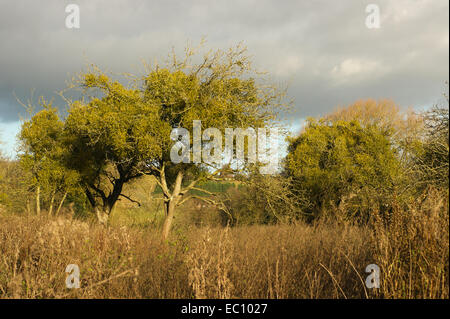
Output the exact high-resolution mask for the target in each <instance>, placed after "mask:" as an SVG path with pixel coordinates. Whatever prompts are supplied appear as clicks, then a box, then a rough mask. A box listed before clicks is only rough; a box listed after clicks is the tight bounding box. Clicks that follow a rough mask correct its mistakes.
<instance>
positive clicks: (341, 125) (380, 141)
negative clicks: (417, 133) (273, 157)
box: [286, 119, 400, 218]
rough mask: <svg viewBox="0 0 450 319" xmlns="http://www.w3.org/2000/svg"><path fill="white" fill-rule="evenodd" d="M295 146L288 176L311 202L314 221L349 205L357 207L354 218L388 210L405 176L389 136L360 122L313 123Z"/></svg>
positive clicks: (292, 143) (288, 161)
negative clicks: (389, 199)
mask: <svg viewBox="0 0 450 319" xmlns="http://www.w3.org/2000/svg"><path fill="white" fill-rule="evenodd" d="M289 142H290V144H289V147H288V156H287V158H286V171H287V175H288V176H291V177H293V179H294V180H295V183H296V189H297V190H298V191H303V192H306V194H307V197H309V198H310V200H311V203H312V204H313V206H312V208H311V209H310V210H309V213H310V217H314V216H316V215H317V214H318V213H319V212H320V211H322V210H326V209H329V208H330V207H333V206H338V205H339V204H341V203H342V202H344V201H346V202H347V203H348V204H353V205H351V206H352V207H348V212H349V213H350V214H351V215H353V216H355V215H358V216H361V217H363V218H366V217H367V213H368V212H369V210H370V209H372V208H374V206H376V208H378V209H384V208H385V207H383V204H384V203H385V198H386V194H389V193H392V192H393V191H394V188H395V182H396V178H397V177H398V176H399V172H400V164H399V160H398V154H397V153H396V151H395V149H394V148H393V146H392V144H391V142H390V138H389V131H384V130H380V129H379V128H378V127H377V126H374V125H367V126H366V127H362V126H361V125H360V124H359V122H357V121H351V122H346V121H337V122H334V123H333V122H328V121H326V120H324V119H321V120H314V119H309V120H308V123H307V125H306V128H305V130H304V132H303V133H302V134H300V136H298V137H297V138H293V139H290V141H289Z"/></svg>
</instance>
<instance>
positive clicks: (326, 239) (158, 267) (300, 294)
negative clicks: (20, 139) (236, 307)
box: [0, 195, 449, 298]
mask: <svg viewBox="0 0 450 319" xmlns="http://www.w3.org/2000/svg"><path fill="white" fill-rule="evenodd" d="M374 216H375V217H376V218H374V222H373V225H368V226H364V227H362V226H356V225H351V224H349V223H346V222H342V221H334V222H333V221H330V220H329V221H327V222H319V223H316V224H314V225H306V224H298V225H276V226H246V227H234V228H223V227H215V228H214V227H195V226H192V227H191V228H189V229H187V228H185V229H184V230H179V231H175V232H174V233H173V234H172V237H171V239H170V241H169V242H168V243H162V242H161V241H160V239H159V230H158V229H157V228H154V227H151V226H147V227H125V226H114V225H112V226H110V227H109V228H103V227H101V226H98V225H96V224H94V223H87V222H83V221H80V220H76V219H72V218H69V217H59V218H48V217H45V218H44V217H42V218H37V217H35V216H24V215H22V216H18V215H15V216H14V215H6V214H5V213H2V214H1V215H0V297H1V298H449V277H448V274H449V250H448V249H449V248H448V245H449V237H448V236H449V235H448V234H449V233H448V199H445V198H443V197H439V196H437V195H436V196H435V197H433V196H429V197H428V198H427V199H426V200H423V201H420V203H419V202H417V203H416V204H415V205H412V206H411V207H410V209H408V210H401V209H398V210H396V211H394V212H392V214H391V215H390V216H380V215H378V214H374ZM372 263H375V264H377V265H379V266H380V268H381V287H380V289H368V288H366V287H365V285H364V284H363V282H364V280H365V278H366V277H367V275H368V274H366V273H365V267H366V266H367V265H368V264H372ZM68 264H77V265H78V266H79V267H80V272H81V288H80V289H67V288H66V287H65V280H66V276H67V274H66V273H65V268H66V266H67V265H68Z"/></svg>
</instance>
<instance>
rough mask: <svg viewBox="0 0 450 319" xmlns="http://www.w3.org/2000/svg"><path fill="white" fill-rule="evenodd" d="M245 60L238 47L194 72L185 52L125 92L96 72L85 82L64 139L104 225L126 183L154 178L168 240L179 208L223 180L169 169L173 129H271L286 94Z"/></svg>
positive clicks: (198, 170) (193, 166)
mask: <svg viewBox="0 0 450 319" xmlns="http://www.w3.org/2000/svg"><path fill="white" fill-rule="evenodd" d="M245 52H246V50H245V48H243V47H242V46H240V45H238V46H237V47H235V48H231V49H230V50H228V51H222V50H217V51H215V52H212V51H210V52H208V53H207V54H205V55H204V56H203V59H202V60H201V62H200V63H198V64H195V63H193V62H192V61H193V59H194V57H195V52H194V51H193V50H190V49H187V50H186V56H185V57H184V59H182V60H181V61H180V60H178V59H177V57H176V55H175V54H172V55H171V59H170V62H168V63H167V65H166V66H165V67H163V68H162V67H160V66H158V65H156V66H154V67H153V68H150V69H149V71H148V72H146V74H145V75H144V76H143V77H137V78H135V80H134V81H132V82H131V83H129V84H128V85H127V86H125V85H123V84H121V83H119V82H118V81H114V80H112V79H111V78H110V77H108V76H107V75H105V74H104V73H102V72H101V71H99V70H98V69H96V68H95V69H94V70H91V71H90V72H87V73H85V74H83V75H82V76H81V77H80V81H79V82H78V86H79V87H81V88H82V89H83V94H84V99H81V100H77V101H74V102H72V103H71V105H70V109H69V116H68V117H67V120H66V122H65V127H64V131H65V136H66V141H67V143H68V144H67V147H68V148H69V149H70V152H71V154H72V159H71V161H70V162H71V163H72V168H74V169H76V170H77V171H78V172H79V173H80V175H81V180H82V183H83V185H84V187H85V191H86V195H87V197H88V199H89V201H90V203H91V204H92V206H93V207H94V208H95V210H96V213H97V216H98V217H99V220H100V221H101V222H103V223H106V222H107V220H108V216H109V215H110V213H111V210H112V209H113V207H114V205H115V203H116V201H117V200H118V199H119V198H120V197H126V196H125V195H124V194H122V189H123V185H124V184H125V183H127V182H129V181H131V180H133V179H136V178H139V177H140V176H142V175H144V174H146V175H152V176H154V177H155V178H156V180H157V183H158V185H159V186H160V187H161V189H162V192H163V196H164V209H165V214H166V218H165V222H164V226H163V238H167V236H168V234H169V231H170V228H171V225H172V221H173V218H174V216H175V209H176V207H177V206H179V205H180V204H182V203H183V202H185V201H186V200H188V199H189V198H192V196H194V195H192V196H189V192H190V191H191V190H196V189H197V190H198V188H197V187H196V185H197V184H198V183H199V182H200V181H203V180H207V179H213V178H218V175H219V172H220V170H221V167H222V163H212V164H211V163H198V162H196V163H193V161H192V158H191V160H190V163H179V164H175V163H173V162H172V161H171V157H170V151H171V148H172V146H173V144H174V141H173V140H172V139H171V132H172V129H173V128H181V127H182V128H185V129H187V130H188V131H190V132H192V129H193V121H195V120H201V123H202V126H204V127H214V128H217V129H219V130H220V131H221V132H222V133H223V132H224V131H225V128H236V127H238V128H247V127H254V128H257V127H268V126H269V125H273V123H274V121H275V120H276V116H277V112H278V111H279V109H280V108H281V107H283V106H284V105H283V104H282V103H281V99H282V96H283V92H282V91H280V90H278V89H277V88H275V87H274V86H271V85H267V83H258V81H257V79H256V76H258V74H257V73H254V72H253V71H252V68H251V65H250V61H249V59H248V57H247V56H246V55H245ZM192 138H193V137H192V135H191V136H190V142H191V143H190V145H192ZM202 143H203V144H202V148H203V146H205V145H206V144H207V143H208V142H206V141H204V142H202ZM204 193H205V194H207V192H206V191H204ZM208 195H211V194H208ZM128 199H130V198H128ZM203 199H204V200H207V201H212V199H211V197H210V198H205V197H203ZM130 200H132V199H130Z"/></svg>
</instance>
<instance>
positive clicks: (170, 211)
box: [162, 171, 183, 241]
mask: <svg viewBox="0 0 450 319" xmlns="http://www.w3.org/2000/svg"><path fill="white" fill-rule="evenodd" d="M163 176H164V175H163ZM182 181H183V173H182V172H181V171H180V172H178V175H177V178H176V180H175V186H174V189H173V192H172V195H171V196H170V197H168V198H166V199H165V203H164V204H165V213H166V219H165V220H164V225H163V230H162V239H163V240H164V241H165V240H167V238H168V237H169V233H170V229H171V227H172V222H173V219H174V217H175V208H176V207H177V203H178V199H179V197H180V192H181V182H182ZM163 185H166V184H165V180H164V182H163ZM163 191H164V190H163ZM164 193H165V194H166V197H167V196H168V190H167V189H166V190H165V192H164Z"/></svg>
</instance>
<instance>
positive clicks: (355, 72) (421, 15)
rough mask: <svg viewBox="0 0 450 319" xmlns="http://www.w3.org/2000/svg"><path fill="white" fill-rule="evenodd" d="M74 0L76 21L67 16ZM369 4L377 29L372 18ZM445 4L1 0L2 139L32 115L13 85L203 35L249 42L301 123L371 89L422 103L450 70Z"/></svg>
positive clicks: (48, 86)
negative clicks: (370, 24)
mask: <svg viewBox="0 0 450 319" xmlns="http://www.w3.org/2000/svg"><path fill="white" fill-rule="evenodd" d="M69 3H75V4H78V5H79V7H80V28H79V29H67V28H66V26H65V19H66V16H67V13H65V7H66V5H67V4H69ZM371 3H373V4H377V5H378V6H379V8H380V13H381V20H380V28H378V29H376V28H373V29H369V28H367V26H366V24H365V21H366V17H367V15H368V13H366V12H365V9H366V6H367V5H368V4H371ZM448 11H449V1H448V0H414V1H413V0H411V1H407V0H391V1H375V0H369V1H361V0H343V1H332V0H327V1H319V0H314V1H312V0H309V1H306V0H304V1H300V0H296V1H286V0H284V1H275V0H272V1H268V0H239V1H229V0H227V1H225V0H221V1H212V0H204V1H200V0H199V1H196V0H195V1H194V0H185V1H142V0H133V1H124V0H95V1H93V0H89V1H87V0H86V1H75V0H73V1H62V0H41V1H39V0H35V1H29V0H0V48H1V50H0V139H1V140H3V142H6V145H4V146H3V149H4V150H5V151H6V153H8V154H11V153H12V152H13V145H14V135H15V134H16V133H17V131H18V127H19V118H20V117H19V114H22V115H25V112H24V109H23V107H21V106H20V105H19V103H17V102H16V99H15V97H14V94H15V95H16V96H18V97H19V98H20V99H23V100H24V99H27V98H29V97H30V96H31V92H32V90H35V93H34V95H35V96H39V95H45V96H47V97H51V96H53V95H54V93H53V92H55V91H58V90H60V89H62V88H64V87H65V81H66V80H67V79H68V78H69V77H70V75H71V74H74V73H75V72H78V71H81V70H82V69H83V68H84V66H85V65H86V62H93V63H95V64H97V65H99V66H100V67H102V68H106V69H108V70H111V71H114V72H139V69H140V67H141V61H142V60H152V59H155V58H157V59H159V60H162V59H163V58H164V57H165V56H166V54H167V53H168V51H169V50H170V49H171V48H172V47H175V49H177V50H182V49H183V47H184V46H185V45H186V43H187V41H190V42H192V43H193V44H196V43H198V42H199V41H200V39H201V38H202V37H203V36H205V37H206V38H207V41H208V43H207V46H208V47H211V48H227V47H229V46H230V45H233V44H236V43H238V42H240V41H243V42H244V43H245V45H247V47H248V49H249V53H250V54H251V55H253V57H254V58H253V60H254V61H255V64H256V66H257V67H258V68H259V69H263V70H266V71H268V72H269V73H270V74H272V75H273V76H274V79H275V80H277V81H286V82H288V83H289V97H291V98H293V99H294V106H295V109H296V114H295V116H292V117H291V121H292V125H293V126H297V125H298V123H299V122H300V120H301V119H302V118H305V117H306V116H315V115H320V114H324V113H326V112H328V111H330V110H332V109H333V108H334V107H336V106H337V105H346V104H349V103H351V102H353V101H355V100H357V99H360V98H367V97H372V98H376V99H378V98H392V99H393V100H394V101H396V102H398V103H399V104H400V105H402V106H405V107H408V106H413V107H417V108H422V107H425V106H427V105H431V104H433V103H436V102H437V101H438V100H439V99H440V97H441V94H442V92H443V91H444V89H445V85H444V83H445V81H448V78H449V71H448V70H449V13H448ZM61 108H64V105H61Z"/></svg>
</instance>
